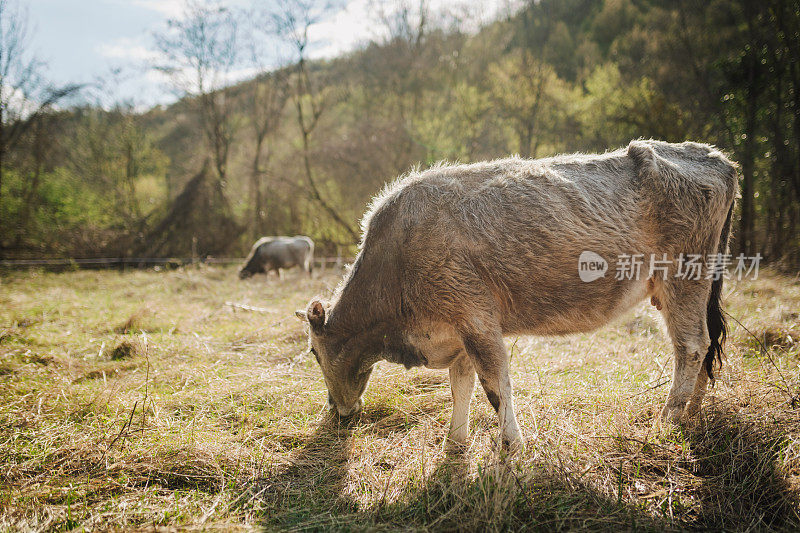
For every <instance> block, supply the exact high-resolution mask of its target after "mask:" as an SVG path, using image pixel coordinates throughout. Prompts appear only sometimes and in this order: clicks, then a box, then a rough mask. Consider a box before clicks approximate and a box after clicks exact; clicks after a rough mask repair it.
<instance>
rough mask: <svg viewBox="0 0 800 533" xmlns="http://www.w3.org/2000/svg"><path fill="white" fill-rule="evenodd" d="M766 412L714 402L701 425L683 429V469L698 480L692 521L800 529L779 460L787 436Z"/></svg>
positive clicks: (716, 526)
mask: <svg viewBox="0 0 800 533" xmlns="http://www.w3.org/2000/svg"><path fill="white" fill-rule="evenodd" d="M787 409H789V407H788V406H787ZM787 413H789V414H791V412H790V411H787ZM771 416H772V415H771V414H770V413H760V414H755V415H750V416H743V415H741V414H740V413H739V412H738V411H737V409H735V408H733V407H731V406H726V405H722V406H716V407H714V408H712V409H709V410H708V412H707V413H705V416H704V423H703V424H702V425H701V426H699V427H696V428H693V429H691V430H687V431H685V432H684V436H685V437H686V438H687V439H688V441H689V442H690V443H691V450H692V455H693V458H692V460H691V461H690V463H689V464H687V465H685V467H686V468H687V469H690V470H691V471H692V472H693V474H694V475H695V476H697V477H698V478H699V479H700V480H701V482H700V486H699V487H698V490H697V491H696V494H697V497H698V498H699V500H700V513H699V515H698V516H697V517H696V519H695V520H694V523H693V525H695V526H697V527H700V528H703V529H708V530H720V531H721V530H733V529H736V530H744V529H747V530H764V529H769V530H772V529H788V530H795V531H796V530H797V529H798V527H800V516H799V515H798V510H800V500H799V499H798V494H797V492H796V491H794V490H792V487H791V486H790V484H789V482H788V481H787V479H786V476H785V474H784V473H783V472H782V471H781V467H780V464H779V461H780V460H781V450H782V449H784V445H785V443H786V438H787V435H786V433H785V432H784V431H782V428H781V426H780V423H779V422H778V421H777V420H773V421H772V422H770V421H769V419H770V418H771Z"/></svg>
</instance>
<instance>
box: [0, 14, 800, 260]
mask: <svg viewBox="0 0 800 533" xmlns="http://www.w3.org/2000/svg"><path fill="white" fill-rule="evenodd" d="M412 11H413V9H412V8H406V11H404V12H403V13H402V14H401V15H402V16H399V15H398V16H399V17H400V18H397V19H396V20H395V19H392V20H394V21H395V22H396V23H397V24H400V23H401V22H402V24H400V25H399V26H397V27H396V28H394V30H395V31H393V32H392V33H391V37H390V38H389V39H387V40H386V41H385V42H383V43H382V44H378V43H371V44H369V45H368V46H365V47H364V48H363V49H361V50H358V51H355V52H353V53H351V54H349V55H347V56H344V57H341V58H338V59H335V60H331V61H318V62H311V63H307V64H306V65H305V67H306V68H307V74H308V75H307V77H305V76H303V75H301V74H299V73H298V70H297V69H294V68H286V69H284V70H280V71H276V72H273V73H271V74H269V75H262V76H261V77H259V78H256V79H255V80H251V81H248V82H244V83H242V84H240V85H238V86H236V87H232V88H229V89H228V90H226V97H225V99H226V103H225V106H226V108H227V109H230V110H232V112H233V115H232V116H231V120H230V124H231V125H232V126H231V127H232V128H234V130H235V131H233V130H232V131H233V137H232V141H231V149H230V152H229V156H228V160H227V166H226V168H227V171H226V175H227V176H226V180H225V183H224V187H223V190H222V191H221V193H220V195H221V196H220V202H221V204H220V205H219V206H217V207H216V208H215V209H219V210H222V211H224V212H225V213H226V214H225V216H226V217H228V218H230V220H228V222H230V224H227V223H226V226H228V227H238V228H243V231H242V233H241V235H240V237H239V238H238V239H237V240H236V242H235V243H233V244H231V243H230V242H229V240H230V239H229V238H228V237H224V236H223V235H222V233H223V232H215V230H214V228H213V227H211V226H213V225H205V226H204V225H200V226H197V227H186V228H184V229H185V231H188V232H189V233H198V232H199V233H203V234H204V235H203V238H202V240H204V242H208V243H211V244H210V245H211V246H212V248H214V249H229V250H231V252H232V253H236V252H238V253H244V251H245V250H246V249H247V247H248V246H249V243H250V241H252V239H253V237H255V236H258V235H262V234H287V233H288V234H294V233H305V234H308V235H310V236H311V237H312V238H314V239H316V240H317V241H320V242H319V244H320V246H321V247H322V249H328V250H333V249H334V247H337V246H338V247H340V249H341V246H345V247H348V246H352V244H354V243H353V238H352V236H351V235H349V234H348V231H346V230H345V229H344V227H345V226H347V225H349V226H350V227H355V226H356V225H357V221H358V219H359V218H360V216H361V214H362V213H363V211H364V209H365V206H366V204H367V202H368V201H369V198H370V197H371V196H372V195H373V194H375V193H376V192H377V191H378V190H380V188H381V187H382V185H383V184H384V183H386V182H387V181H391V180H392V179H394V178H396V177H397V176H398V175H400V174H403V173H404V172H407V171H408V170H409V169H412V168H415V167H417V166H422V167H423V168H424V167H426V166H428V165H431V164H433V163H435V162H437V161H439V160H442V159H447V160H457V161H464V162H467V161H477V160H482V159H491V158H498V157H504V156H507V155H509V154H511V153H519V154H521V155H523V156H530V157H542V156H548V155H553V154H556V153H559V152H569V151H578V150H580V151H605V150H609V149H614V148H617V147H620V146H625V145H626V144H627V143H628V142H629V141H630V140H631V139H633V138H639V137H645V138H648V137H652V138H659V139H664V140H669V141H682V140H695V141H701V142H710V143H713V144H716V145H717V146H719V147H720V148H722V149H723V150H725V151H727V152H728V153H729V154H730V155H731V156H732V158H733V159H735V160H737V161H738V162H739V163H740V166H741V174H742V192H743V198H742V201H741V202H740V205H741V207H740V214H738V215H737V218H738V220H737V222H736V224H737V228H736V231H734V239H735V242H734V247H735V248H739V249H741V250H747V251H749V252H753V253H754V252H755V251H759V252H760V253H762V255H764V256H766V257H767V258H769V259H774V260H778V259H781V258H783V260H784V261H786V262H787V264H797V263H798V262H800V143H799V142H798V138H800V100H798V96H797V95H798V94H800V67H798V65H800V57H799V56H798V55H797V54H798V50H800V10H798V9H797V8H796V6H794V4H793V3H791V2H783V1H781V0H768V1H766V2H761V3H753V2H748V1H745V0H731V1H716V2H709V3H705V4H703V3H701V4H691V5H688V4H686V3H685V2H683V1H682V2H678V3H674V2H663V1H654V2H635V1H633V0H604V1H601V2H597V1H593V0H541V1H538V2H530V3H529V4H528V5H526V6H525V7H524V8H523V9H522V10H520V11H519V12H518V13H517V14H515V15H513V16H511V17H508V18H507V19H505V20H499V21H496V22H494V23H491V24H488V25H486V26H485V27H483V28H481V29H480V31H478V32H476V33H473V34H467V33H464V32H461V31H457V30H453V31H445V30H443V29H441V28H437V27H434V26H432V25H431V22H430V21H431V20H434V18H426V19H425V22H424V23H423V25H421V26H419V27H417V26H416V24H411V23H409V21H410V20H412V19H413V18H414V14H413V13H412ZM426 24H427V25H426ZM276 87H282V88H283V89H282V90H284V91H288V92H283V93H279V92H277V93H270V92H269V91H268V90H267V89H268V88H269V89H270V90H273V89H275V88H276ZM269 94H272V95H273V96H274V99H272V100H269V101H267V100H265V99H266V98H267V96H266V95H269ZM271 98H272V97H271ZM259 102H267V103H264V104H263V105H262V107H258V105H259ZM195 104H196V102H194V101H193V100H192V99H191V98H187V99H184V100H182V101H180V102H177V103H176V104H174V105H172V106H170V107H168V108H165V109H153V110H151V111H149V112H147V113H145V114H141V115H140V114H137V113H135V112H133V111H132V110H131V109H125V108H121V109H115V110H112V111H103V110H99V109H94V108H84V109H76V110H72V111H71V112H68V113H60V114H58V115H57V116H54V117H53V119H52V120H53V122H54V123H55V124H56V125H57V126H58V127H56V128H48V129H52V130H53V132H54V133H53V134H52V139H49V140H48V141H47V142H48V144H49V145H52V146H53V148H52V149H50V150H49V152H47V153H46V154H45V156H46V157H39V159H36V157H34V154H35V153H36V151H35V150H34V147H35V146H36V144H35V142H34V139H31V140H30V141H29V142H26V143H22V144H21V148H20V149H19V153H16V154H13V157H11V158H9V159H8V160H7V161H4V170H5V173H4V180H3V182H2V196H0V221H2V222H3V224H2V227H0V243H2V245H3V246H4V247H6V248H12V249H13V248H14V245H15V243H16V246H18V247H19V248H20V253H24V252H23V250H26V249H27V250H30V249H34V248H35V249H37V250H49V251H55V250H56V248H53V243H56V242H60V243H68V242H73V243H75V242H77V241H75V240H74V239H72V240H70V238H68V237H69V233H70V232H74V231H76V230H78V229H81V230H82V231H83V232H84V233H85V234H86V235H85V238H84V240H85V239H89V240H91V239H92V237H93V236H98V237H99V236H101V235H103V236H104V237H102V239H100V240H102V241H103V242H104V243H105V244H103V245H102V246H100V248H102V247H103V246H105V247H106V249H108V246H112V248H113V247H116V248H115V249H116V250H117V251H118V252H119V253H128V251H131V250H133V249H135V246H133V245H132V244H130V242H132V241H131V239H134V240H135V238H134V237H133V236H135V235H140V236H141V235H146V234H148V232H149V231H152V230H153V229H154V228H158V227H159V224H161V223H162V222H163V217H165V216H167V215H168V213H170V212H174V211H175V205H174V202H175V201H176V198H178V197H179V195H180V193H181V191H183V190H184V187H185V186H186V185H187V183H188V182H189V180H190V179H191V177H192V176H195V175H197V173H198V171H199V169H200V168H201V167H202V166H203V163H204V161H206V160H209V159H210V160H212V162H213V159H214V157H213V153H212V152H213V150H210V149H209V148H208V147H207V145H208V143H207V142H206V141H207V140H206V139H205V138H204V133H203V131H204V130H203V126H202V121H201V118H200V116H199V115H198V114H197V112H196V107H197V106H196V105H195ZM254 105H256V107H253V106H254ZM266 105H274V106H276V107H274V109H273V108H269V109H270V111H274V113H273V114H272V115H269V116H271V117H272V118H271V119H270V120H272V121H273V123H274V128H273V129H271V130H270V131H269V135H266V136H265V137H263V138H262V140H261V141H257V140H256V139H255V137H254V135H253V131H251V130H254V128H253V126H255V125H256V123H257V122H258V120H256V116H262V115H261V113H265V112H266V111H267V108H265V107H263V106H266ZM254 109H255V110H257V111H253V110H254ZM299 113H301V114H302V120H298V114H299ZM267 116H268V114H264V115H263V117H267ZM303 129H306V130H308V131H307V135H306V139H305V141H307V142H305V141H304V138H303V137H304V136H303V133H302V130H303ZM257 151H258V154H256V152H257ZM304 154H307V155H308V163H309V165H308V167H306V165H305V157H304ZM40 156H41V154H40ZM39 160H41V161H40V162H39V163H36V164H34V163H35V161H39ZM309 167H310V168H309ZM37 168H38V169H39V171H41V172H43V174H42V175H43V176H44V178H43V179H41V180H40V183H38V184H36V185H32V183H33V182H34V180H33V179H32V177H31V176H33V175H34V174H35V172H36V171H37V170H36V169H37ZM254 169H255V170H254ZM6 175H7V176H8V177H7V178H5V176H6ZM309 176H312V177H313V183H311V180H309ZM256 191H258V192H259V194H258V195H256V194H255V192H256ZM32 200H35V201H32ZM30 205H33V209H29V207H28V206H30ZM337 219H338V220H337ZM209 231H210V232H212V233H211V234H209V235H205V233H206V232H209ZM65 237H66V238H65ZM190 238H191V235H189V236H183V237H181V240H182V242H183V243H184V244H181V245H180V246H179V247H177V248H174V249H172V248H169V247H168V246H165V247H164V248H163V251H164V252H163V253H179V252H180V250H179V248H181V247H185V246H184V245H185V242H188V240H190ZM120 239H121V240H122V241H125V242H126V243H128V244H125V245H124V246H123V245H120V244H119V243H120V242H121V241H120ZM126 239H127V240H126ZM167 244H169V243H167ZM223 245H224V246H223ZM71 246H72V247H73V248H74V246H73V245H69V244H62V246H61V247H60V248H57V249H58V250H60V251H63V252H64V253H69V248H70V247H71ZM126 250H127V251H126ZM181 253H182V252H181Z"/></svg>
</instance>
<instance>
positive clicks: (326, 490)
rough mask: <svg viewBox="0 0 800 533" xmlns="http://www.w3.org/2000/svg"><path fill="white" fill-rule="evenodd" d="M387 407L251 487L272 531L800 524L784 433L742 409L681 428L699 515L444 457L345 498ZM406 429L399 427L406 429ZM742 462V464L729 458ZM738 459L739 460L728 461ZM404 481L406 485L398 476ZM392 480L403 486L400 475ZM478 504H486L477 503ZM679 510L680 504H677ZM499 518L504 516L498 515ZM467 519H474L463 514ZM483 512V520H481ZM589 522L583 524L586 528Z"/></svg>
mask: <svg viewBox="0 0 800 533" xmlns="http://www.w3.org/2000/svg"><path fill="white" fill-rule="evenodd" d="M387 409H388V408H387V407H386V406H383V407H381V406H377V407H374V408H373V409H371V410H369V409H368V410H366V411H365V412H364V413H363V414H362V415H361V416H360V417H359V418H358V419H356V420H350V421H348V420H345V421H342V420H340V419H339V418H338V417H336V416H333V415H330V416H328V417H326V418H325V419H324V421H323V422H321V423H320V425H319V426H318V427H317V429H316V430H315V431H314V433H313V434H312V435H310V436H309V437H308V438H307V439H306V440H305V441H304V442H301V443H300V444H299V446H298V447H297V449H296V451H295V453H294V454H293V455H292V456H291V458H290V459H289V461H288V462H287V463H286V464H283V465H276V466H272V467H268V468H266V469H265V472H264V477H263V478H262V479H261V480H259V482H258V483H256V484H255V485H254V486H253V487H252V488H251V489H250V490H251V493H252V496H251V499H255V500H256V503H257V505H255V507H256V508H259V509H261V512H262V525H263V526H264V527H265V528H266V529H274V528H276V527H277V528H282V529H283V528H288V529H301V530H309V529H311V530H322V529H325V530H327V529H353V528H354V527H355V526H356V525H357V529H367V530H368V529H386V528H402V529H415V528H419V529H434V530H437V529H438V530H463V529H465V528H468V529H475V528H479V529H482V528H489V529H519V528H529V529H536V530H548V531H549V530H564V529H575V528H578V529H581V528H583V527H593V528H597V527H599V526H600V525H602V524H603V523H606V524H607V525H609V526H610V525H612V524H613V525H614V527H618V526H619V525H620V524H626V527H625V529H631V530H635V529H644V530H653V531H656V530H681V529H686V528H690V529H695V528H698V529H726V530H727V529H732V530H739V529H746V528H753V527H755V528H756V529H764V528H767V529H768V528H774V527H779V528H787V527H789V528H791V527H794V526H796V525H797V524H798V517H797V511H796V510H797V509H798V501H797V497H796V494H795V493H794V492H792V491H791V489H790V487H789V486H788V484H787V482H786V480H785V479H784V478H783V476H782V475H781V473H780V470H779V467H778V464H777V461H778V457H777V446H778V444H779V442H780V436H779V434H778V433H775V434H770V433H769V432H765V431H764V428H763V427H760V426H759V427H756V426H755V425H753V424H751V423H748V422H747V421H746V420H745V419H743V418H741V417H739V416H737V415H736V413H735V412H730V411H722V410H716V411H713V412H710V413H709V414H707V423H706V425H705V426H704V428H702V429H694V430H691V431H690V430H686V431H683V436H684V437H685V438H686V439H687V440H688V441H689V443H690V446H691V449H692V464H691V465H683V466H684V467H685V468H692V469H693V470H694V475H695V476H697V479H698V480H699V484H700V486H699V489H698V490H697V491H696V494H695V496H696V497H698V498H699V499H700V505H699V507H696V511H694V512H692V513H688V514H686V513H685V514H684V515H683V516H682V517H681V518H675V517H673V516H671V515H672V512H671V511H670V510H669V509H666V510H664V511H663V512H662V513H661V516H658V512H656V513H654V511H653V509H652V508H650V509H648V508H647V507H646V506H645V505H642V504H641V502H638V503H636V502H634V503H633V504H632V503H628V502H627V501H625V500H620V499H618V498H615V497H612V496H609V495H608V494H607V493H606V492H602V491H600V490H598V488H597V487H595V486H594V485H593V484H592V483H591V482H588V481H584V480H583V479H582V478H581V477H577V476H570V475H566V476H553V475H552V473H546V469H544V468H543V469H542V470H541V472H536V471H531V470H530V465H528V468H529V469H528V471H521V470H519V469H518V467H515V466H509V463H503V462H498V461H494V462H493V460H491V459H486V458H483V459H482V460H480V461H479V462H480V463H481V464H482V469H479V470H478V473H477V475H476V474H475V472H474V470H472V473H470V472H471V471H470V464H471V463H472V462H475V461H476V458H474V457H470V456H469V455H468V454H465V455H462V454H453V453H451V454H448V456H447V457H446V458H445V459H444V460H441V461H439V463H438V464H437V465H436V466H435V468H434V469H433V471H431V472H429V473H428V474H427V475H426V476H425V477H424V480H423V481H422V483H420V482H419V480H416V481H413V482H408V483H407V484H406V486H404V487H400V493H399V494H398V493H397V492H395V493H394V495H393V497H392V498H391V502H384V500H383V499H380V500H379V501H378V502H377V503H375V504H371V505H369V506H366V507H362V506H360V505H359V503H358V502H357V501H354V500H353V499H352V498H351V497H350V496H349V494H350V493H351V490H349V489H350V488H351V487H348V484H350V483H355V484H358V472H351V471H350V469H349V461H350V458H351V457H350V456H351V448H352V433H353V429H354V428H355V427H357V428H358V430H359V431H361V432H363V431H365V428H366V431H368V432H377V433H381V434H383V433H384V432H385V431H386V428H385V426H382V425H381V424H379V423H376V422H378V421H379V420H381V417H384V416H386V412H387ZM403 430H404V429H403V428H401V427H398V428H397V429H396V431H403ZM731 462H734V463H735V464H734V465H731ZM732 466H733V467H735V468H732ZM397 482H399V483H402V482H401V481H397ZM397 482H395V483H397ZM476 506H480V507H481V510H482V511H483V514H481V510H476ZM674 510H675V511H680V510H679V509H674ZM498 516H501V517H502V518H498ZM465 517H466V519H468V520H469V522H468V523H467V522H464V520H465ZM482 520H483V521H482ZM582 524H583V525H582Z"/></svg>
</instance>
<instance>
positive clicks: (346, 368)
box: [297, 300, 372, 416]
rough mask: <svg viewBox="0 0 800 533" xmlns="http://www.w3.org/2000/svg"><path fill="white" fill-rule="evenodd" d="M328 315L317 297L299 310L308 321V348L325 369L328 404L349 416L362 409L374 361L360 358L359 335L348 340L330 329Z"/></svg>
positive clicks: (342, 414) (323, 373)
mask: <svg viewBox="0 0 800 533" xmlns="http://www.w3.org/2000/svg"><path fill="white" fill-rule="evenodd" d="M325 315H326V311H325V307H324V306H323V305H322V303H321V302H319V301H316V300H315V301H313V302H311V303H310V304H309V306H308V309H307V310H306V311H305V312H304V311H297V316H299V317H300V318H303V319H305V320H307V321H308V324H309V330H308V344H309V349H310V351H311V353H312V354H313V355H314V357H315V358H316V360H317V362H318V363H319V366H320V367H321V368H322V376H323V377H324V378H325V385H327V387H328V407H329V408H330V409H336V411H337V412H338V413H339V415H340V416H349V415H352V414H353V413H356V412H358V410H359V409H361V405H362V403H361V396H362V395H363V394H364V391H365V390H366V388H367V382H368V381H369V376H370V374H372V364H369V363H367V362H366V361H365V360H364V359H363V358H362V357H361V355H362V354H361V350H360V349H359V347H358V346H357V345H356V343H357V339H356V338H350V339H347V340H345V339H343V338H342V336H341V335H337V334H335V333H334V332H332V331H330V328H329V327H328V325H327V324H326V323H325V321H326V320H325V319H326V316H325Z"/></svg>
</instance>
